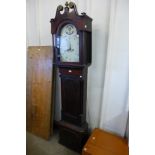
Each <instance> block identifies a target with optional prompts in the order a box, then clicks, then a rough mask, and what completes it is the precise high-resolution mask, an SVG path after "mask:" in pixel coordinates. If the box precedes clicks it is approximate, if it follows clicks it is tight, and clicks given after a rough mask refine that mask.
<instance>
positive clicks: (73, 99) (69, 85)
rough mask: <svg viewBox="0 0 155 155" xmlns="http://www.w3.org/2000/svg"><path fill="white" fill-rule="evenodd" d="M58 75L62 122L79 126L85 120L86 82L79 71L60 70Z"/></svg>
mask: <svg viewBox="0 0 155 155" xmlns="http://www.w3.org/2000/svg"><path fill="white" fill-rule="evenodd" d="M70 71H72V72H70ZM60 73H61V76H60V77H61V94H62V120H64V121H68V122H70V123H73V124H75V125H79V126H81V125H82V124H83V123H84V120H85V114H84V113H83V106H84V104H83V102H84V99H85V98H84V96H85V94H84V89H85V85H86V81H85V80H84V78H83V75H82V71H81V70H73V69H72V70H70V69H60Z"/></svg>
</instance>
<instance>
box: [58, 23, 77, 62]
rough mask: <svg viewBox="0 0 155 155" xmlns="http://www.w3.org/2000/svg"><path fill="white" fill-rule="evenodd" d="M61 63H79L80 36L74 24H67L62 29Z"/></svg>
mask: <svg viewBox="0 0 155 155" xmlns="http://www.w3.org/2000/svg"><path fill="white" fill-rule="evenodd" d="M60 61H61V62H79V35H78V34H77V30H76V28H75V26H74V25H72V24H67V25H65V26H64V27H63V28H62V29H61V34H60Z"/></svg>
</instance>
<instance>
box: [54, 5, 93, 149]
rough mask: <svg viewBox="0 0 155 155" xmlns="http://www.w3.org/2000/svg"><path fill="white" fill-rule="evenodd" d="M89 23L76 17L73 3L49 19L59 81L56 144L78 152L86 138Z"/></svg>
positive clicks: (89, 51)
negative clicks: (59, 96) (59, 95)
mask: <svg viewBox="0 0 155 155" xmlns="http://www.w3.org/2000/svg"><path fill="white" fill-rule="evenodd" d="M91 32H92V19H91V18H90V17H89V16H87V15H86V13H81V15H79V14H78V12H77V8H76V5H75V3H73V2H70V3H68V2H66V4H65V7H63V6H62V5H59V6H58V7H57V10H56V16H55V18H54V19H51V33H52V38H53V45H54V46H53V51H54V65H56V66H57V67H58V68H59V76H60V78H61V102H62V103H61V105H62V109H61V121H60V122H59V129H60V131H59V142H60V143H61V144H63V145H65V146H67V147H69V148H71V149H74V150H75V151H78V152H80V151H81V150H82V147H83V145H84V144H85V142H86V140H87V137H88V124H87V122H86V98H87V70H88V66H89V65H90V64H91V57H92V56H91V53H92V51H91V40H92V38H91V36H92V33H91Z"/></svg>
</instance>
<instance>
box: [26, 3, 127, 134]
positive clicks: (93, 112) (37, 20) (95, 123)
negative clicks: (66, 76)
mask: <svg viewBox="0 0 155 155" xmlns="http://www.w3.org/2000/svg"><path fill="white" fill-rule="evenodd" d="M73 1H74V2H75V3H76V5H77V9H78V12H79V13H81V12H86V13H87V14H88V15H89V16H90V17H92V18H93V25H92V28H93V29H92V65H91V66H90V67H89V70H88V94H87V121H88V122H89V127H90V128H91V129H92V128H95V127H101V128H107V129H109V130H110V128H111V130H112V131H117V133H119V132H120V131H119V130H120V129H119V128H118V126H119V125H117V124H116V123H113V122H112V123H111V124H107V122H108V120H109V119H108V118H109V117H110V120H111V119H112V118H115V116H117V115H118V114H120V113H121V110H122V109H123V108H122V106H124V105H125V104H126V103H127V94H128V0H73ZM65 2H66V0H27V46H31V45H33V46H34V45H52V40H51V34H50V19H51V18H54V17H55V11H56V8H57V6H58V5H59V4H62V5H64V4H65ZM122 45H123V46H122ZM121 63H123V65H121ZM109 66H111V67H112V68H111V67H110V68H109ZM57 80H58V81H57V96H56V104H55V119H56V120H59V119H60V108H61V107H60V93H59V89H60V83H59V79H57ZM123 82H124V83H123ZM121 86H122V88H121ZM119 88H120V90H119ZM105 109H106V110H105ZM115 109H117V110H115ZM127 110H128V109H127ZM117 112H118V113H117ZM125 118H126V117H124V119H125ZM113 120H114V119H113ZM118 121H119V119H117V123H118ZM109 122H110V121H109ZM109 122H108V123H109ZM122 122H123V123H122V124H123V125H122V126H125V120H124V121H123V120H122ZM121 133H123V132H122V131H121ZM121 135H122V134H121Z"/></svg>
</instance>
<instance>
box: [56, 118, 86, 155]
mask: <svg viewBox="0 0 155 155" xmlns="http://www.w3.org/2000/svg"><path fill="white" fill-rule="evenodd" d="M88 135H89V134H88V125H87V123H85V125H83V126H82V127H79V126H75V125H72V124H70V123H68V122H65V121H60V122H59V143H60V144H62V145H64V146H66V147H68V148H70V149H72V150H74V151H76V152H79V153H81V152H82V148H83V146H84V145H85V143H86V141H87V139H88V137H89V136H88Z"/></svg>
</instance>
